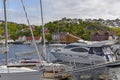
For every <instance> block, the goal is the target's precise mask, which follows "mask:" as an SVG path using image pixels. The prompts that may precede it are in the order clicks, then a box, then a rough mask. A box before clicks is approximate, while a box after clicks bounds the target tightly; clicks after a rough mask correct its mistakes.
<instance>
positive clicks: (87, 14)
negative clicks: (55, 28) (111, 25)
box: [0, 0, 120, 25]
mask: <svg viewBox="0 0 120 80" xmlns="http://www.w3.org/2000/svg"><path fill="white" fill-rule="evenodd" d="M11 1H14V3H12V2H11ZM24 2H25V5H26V10H27V13H28V17H29V19H30V22H31V24H38V25H39V24H41V17H40V5H39V0H24ZM42 2H43V14H44V22H49V21H53V20H58V19H61V18H63V17H68V18H83V19H85V18H103V19H115V18H119V14H120V10H119V7H120V0H42ZM8 3H9V6H8V7H9V8H8V14H9V15H8V20H9V21H15V22H18V23H26V18H25V15H24V12H23V8H22V5H21V3H20V0H9V2H8ZM13 4H14V5H13ZM16 7H17V8H16ZM0 8H1V7H0ZM1 13H2V10H1V9H0V16H1Z"/></svg>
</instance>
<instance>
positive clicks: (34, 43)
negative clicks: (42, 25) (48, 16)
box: [21, 0, 41, 61]
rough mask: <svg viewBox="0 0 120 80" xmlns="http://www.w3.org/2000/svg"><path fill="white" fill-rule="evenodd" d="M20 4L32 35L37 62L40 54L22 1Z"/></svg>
mask: <svg viewBox="0 0 120 80" xmlns="http://www.w3.org/2000/svg"><path fill="white" fill-rule="evenodd" d="M21 3H22V6H23V10H24V12H25V17H26V19H27V23H28V26H29V28H30V32H31V35H32V39H33V43H34V45H35V48H36V51H37V54H38V57H39V60H40V61H41V57H40V53H39V50H38V47H37V45H36V42H35V38H34V34H33V31H32V28H31V25H30V21H29V19H28V16H27V12H26V8H25V5H24V2H23V0H21Z"/></svg>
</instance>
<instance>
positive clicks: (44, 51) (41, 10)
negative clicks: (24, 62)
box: [40, 0, 46, 60]
mask: <svg viewBox="0 0 120 80" xmlns="http://www.w3.org/2000/svg"><path fill="white" fill-rule="evenodd" d="M40 12H41V22H42V33H43V44H44V45H43V53H44V59H45V60H46V44H45V28H44V20H43V7H42V0H40Z"/></svg>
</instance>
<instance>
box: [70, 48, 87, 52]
mask: <svg viewBox="0 0 120 80" xmlns="http://www.w3.org/2000/svg"><path fill="white" fill-rule="evenodd" d="M71 51H75V52H88V50H87V49H85V48H74V49H71Z"/></svg>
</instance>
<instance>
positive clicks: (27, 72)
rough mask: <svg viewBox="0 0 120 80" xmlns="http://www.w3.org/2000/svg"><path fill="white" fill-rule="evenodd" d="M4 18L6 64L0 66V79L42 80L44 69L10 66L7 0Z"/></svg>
mask: <svg viewBox="0 0 120 80" xmlns="http://www.w3.org/2000/svg"><path fill="white" fill-rule="evenodd" d="M4 18H5V48H6V50H7V51H5V52H4V54H5V57H6V59H5V60H6V65H2V66H0V80H40V76H41V75H42V74H43V72H44V69H42V68H41V69H40V70H33V69H30V68H25V67H19V68H18V67H9V64H8V43H7V38H8V34H7V17H6V0H4Z"/></svg>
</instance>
